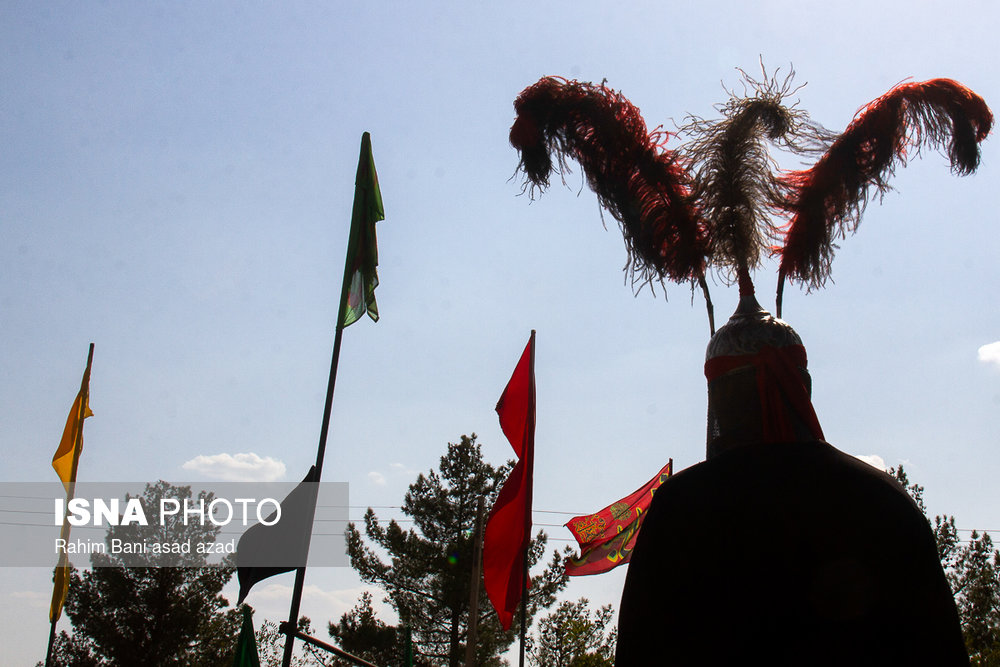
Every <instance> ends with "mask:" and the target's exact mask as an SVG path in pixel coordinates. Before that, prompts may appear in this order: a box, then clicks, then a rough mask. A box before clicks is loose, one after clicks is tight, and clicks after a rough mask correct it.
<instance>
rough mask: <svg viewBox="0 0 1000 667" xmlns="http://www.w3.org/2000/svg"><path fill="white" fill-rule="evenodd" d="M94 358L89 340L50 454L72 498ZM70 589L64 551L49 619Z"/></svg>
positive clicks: (59, 609) (65, 537)
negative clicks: (83, 367) (56, 443)
mask: <svg viewBox="0 0 1000 667" xmlns="http://www.w3.org/2000/svg"><path fill="white" fill-rule="evenodd" d="M93 360H94V344H93V343H91V344H90V352H89V354H88V355H87V369H86V370H85V371H84V372H83V381H82V382H81V383H80V393H78V394H77V395H76V400H75V401H73V407H72V409H70V411H69V416H68V417H67V418H66V427H65V428H64V429H63V434H62V439H61V440H60V441H59V448H58V449H56V453H55V454H54V455H53V456H52V467H53V468H54V469H55V471H56V474H57V475H59V479H61V480H62V483H63V486H65V487H66V496H67V498H66V500H67V501H69V500H71V497H70V496H72V487H73V485H74V484H75V483H76V469H77V466H78V465H79V463H80V451H81V450H82V449H83V420H84V419H86V418H87V417H93V416H94V413H93V412H91V411H90V365H91V363H92V362H93ZM61 537H62V539H63V540H67V541H68V540H69V522H68V521H65V520H64V521H63V526H62V533H61ZM64 543H65V542H64ZM68 590H69V559H68V558H67V556H66V554H65V553H62V554H61V555H60V556H59V564H58V565H57V566H56V570H55V585H54V586H53V587H52V603H51V604H50V605H49V621H51V622H52V623H55V622H56V621H58V620H59V616H61V615H62V608H63V602H64V601H65V600H66V592H67V591H68Z"/></svg>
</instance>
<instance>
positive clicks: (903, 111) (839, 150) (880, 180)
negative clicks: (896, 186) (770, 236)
mask: <svg viewBox="0 0 1000 667" xmlns="http://www.w3.org/2000/svg"><path fill="white" fill-rule="evenodd" d="M992 124H993V114H992V113H991V112H990V109H989V107H988V106H986V103H985V102H984V101H983V99H982V98H981V97H979V96H978V95H976V94H975V93H973V92H972V91H971V90H969V89H968V88H966V87H965V86H963V85H962V84H960V83H958V82H956V81H952V80H950V79H933V80H930V81H925V82H923V83H906V84H901V85H899V86H896V87H895V88H893V89H892V90H890V91H889V92H887V93H886V94H885V95H883V96H882V97H880V98H878V99H876V100H874V101H873V102H871V103H869V104H868V105H867V106H865V107H864V108H863V109H862V110H861V111H859V112H858V114H857V115H856V116H855V118H854V120H853V121H852V122H851V124H850V125H849V126H848V127H847V129H846V130H845V131H844V133H843V134H841V135H840V136H839V137H838V138H837V139H836V140H835V141H834V142H833V144H832V145H831V146H830V149H829V150H828V151H827V152H826V154H825V155H823V157H822V158H820V160H819V161H818V162H816V164H815V165H813V167H812V168H810V169H806V170H803V171H795V172H790V173H788V174H786V175H785V176H784V177H783V185H784V187H785V188H786V199H785V202H784V203H783V204H782V206H781V208H783V209H784V211H785V212H786V215H788V216H790V218H791V220H790V222H789V223H788V224H787V225H786V226H785V227H784V247H782V248H780V249H776V250H777V252H779V253H780V255H781V265H780V267H779V271H778V295H779V301H780V298H781V296H780V295H781V292H782V289H783V286H784V279H785V278H786V277H788V278H790V279H797V280H800V281H802V282H804V283H806V284H808V286H809V287H822V286H823V285H824V284H825V282H826V280H827V278H828V277H829V275H830V265H831V262H832V261H833V254H834V250H835V247H836V246H835V245H834V241H835V239H836V238H843V237H844V236H846V235H847V234H848V233H853V232H854V231H856V230H857V227H858V225H859V224H860V222H861V215H862V213H863V212H864V208H865V205H866V204H867V203H868V200H869V197H870V196H871V195H872V194H873V193H874V192H877V193H879V194H883V193H885V192H886V191H888V190H889V189H890V186H889V183H888V179H889V177H890V176H892V175H893V173H894V172H895V169H896V167H897V166H898V165H904V166H905V164H906V162H907V159H908V158H909V157H912V156H914V155H919V153H920V150H921V148H923V147H925V146H926V147H933V148H938V149H942V150H945V151H946V152H947V154H948V157H949V159H950V161H951V169H952V171H953V172H954V173H955V174H957V175H967V174H970V173H972V172H973V171H975V170H976V168H977V167H978V166H979V143H980V142H981V141H982V140H983V139H985V138H986V136H987V134H989V131H990V128H991V127H992ZM779 308H780V306H779Z"/></svg>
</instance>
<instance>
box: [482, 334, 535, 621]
mask: <svg viewBox="0 0 1000 667" xmlns="http://www.w3.org/2000/svg"><path fill="white" fill-rule="evenodd" d="M497 414H498V415H499V416H500V428H501V429H502V430H503V433H504V435H506V436H507V440H509V441H510V444H511V446H512V447H513V448H514V453H515V454H517V458H518V461H517V463H516V464H515V465H514V469H513V470H511V472H510V476H509V477H508V478H507V481H506V482H504V485H503V488H501V489H500V494H499V495H498V496H497V500H496V503H495V504H494V505H493V509H491V510H490V517H489V519H488V520H487V521H486V533H485V536H484V538H483V584H484V586H485V588H486V594H487V595H488V596H489V598H490V602H491V603H493V608H494V609H496V612H497V618H498V619H499V620H500V625H502V626H503V629H504V630H508V629H510V624H511V621H512V620H513V619H514V611H515V610H516V609H517V605H518V603H519V602H520V601H521V594H522V592H523V590H524V589H525V588H526V581H525V577H527V568H526V566H525V558H526V557H527V551H528V542H529V541H530V540H531V483H532V482H531V478H532V470H533V468H534V461H535V332H534V331H532V332H531V339H530V340H528V345H527V346H526V347H525V348H524V353H523V354H521V360H520V361H518V362H517V367H516V368H514V374H513V375H511V376H510V381H509V382H508V383H507V387H506V388H505V389H504V390H503V395H502V396H500V401H499V402H497Z"/></svg>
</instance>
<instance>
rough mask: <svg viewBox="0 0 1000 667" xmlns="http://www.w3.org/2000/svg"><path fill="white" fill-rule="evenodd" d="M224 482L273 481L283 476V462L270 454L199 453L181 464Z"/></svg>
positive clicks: (186, 468)
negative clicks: (263, 455) (262, 455)
mask: <svg viewBox="0 0 1000 667" xmlns="http://www.w3.org/2000/svg"><path fill="white" fill-rule="evenodd" d="M181 467H182V468H184V470H190V471H192V472H196V473H199V474H201V475H204V476H205V477H208V478H211V479H218V480H222V481H224V482H274V481H277V480H279V479H281V478H282V477H284V476H285V464H284V463H282V462H281V461H278V460H276V459H272V458H271V457H270V456H266V457H264V458H261V457H260V456H257V455H256V454H254V453H252V452H251V453H249V454H213V455H211V456H205V455H200V456H196V457H194V458H193V459H191V460H190V461H186V462H185V463H184V465H182V466H181Z"/></svg>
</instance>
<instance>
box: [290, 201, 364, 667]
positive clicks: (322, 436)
mask: <svg viewBox="0 0 1000 667" xmlns="http://www.w3.org/2000/svg"><path fill="white" fill-rule="evenodd" d="M354 187H355V188H357V183H355V186H354ZM351 225H352V226H353V225H354V221H353V215H352V221H351ZM351 268H352V267H351V240H350V236H349V237H348V242H347V256H346V257H345V258H344V279H343V282H342V283H341V287H340V306H339V307H338V309H337V330H336V334H335V335H334V338H333V358H332V359H331V360H330V377H329V379H328V380H327V385H326V404H325V405H324V406H323V425H322V426H321V427H320V431H319V447H318V448H317V449H316V482H317V483H318V482H319V481H320V478H321V475H322V473H323V458H324V457H325V456H326V439H327V435H328V434H329V432H330V415H331V413H332V412H333V390H334V387H335V386H336V384H337V365H338V364H339V362H340V343H341V340H342V339H343V337H344V315H345V314H346V312H347V296H348V293H349V291H350V287H351V278H352V276H353V272H352V271H351ZM317 488H319V487H317ZM315 516H316V504H315V503H313V505H312V516H311V517H309V526H310V530H309V532H308V533H307V535H306V555H308V554H309V543H310V542H311V541H312V525H313V519H314V518H315ZM305 579H306V566H305V564H304V563H303V564H302V566H301V567H299V568H297V569H296V570H295V585H294V588H293V589H292V603H291V605H290V607H289V610H288V626H289V628H290V631H289V634H287V635H285V653H284V655H283V656H282V659H281V667H289V665H290V664H291V661H292V648H293V644H294V642H295V634H294V633H295V631H296V629H297V628H298V619H299V607H300V605H301V603H302V588H303V586H304V584H305Z"/></svg>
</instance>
